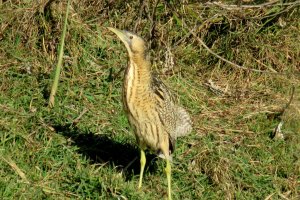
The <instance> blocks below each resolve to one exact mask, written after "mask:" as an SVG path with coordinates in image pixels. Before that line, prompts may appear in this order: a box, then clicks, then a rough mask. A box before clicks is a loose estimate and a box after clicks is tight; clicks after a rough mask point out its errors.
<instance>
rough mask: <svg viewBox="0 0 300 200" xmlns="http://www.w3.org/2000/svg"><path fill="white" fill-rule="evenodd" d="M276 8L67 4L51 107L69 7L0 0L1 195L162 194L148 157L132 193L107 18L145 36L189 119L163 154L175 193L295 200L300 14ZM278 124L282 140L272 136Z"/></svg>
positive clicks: (157, 170)
mask: <svg viewBox="0 0 300 200" xmlns="http://www.w3.org/2000/svg"><path fill="white" fill-rule="evenodd" d="M172 3H173V4H172ZM231 3H232V2H230V1H227V2H224V4H223V5H229V4H231ZM261 3H263V2H261ZM248 4H249V5H253V4H254V3H248ZM287 4H288V5H279V4H277V3H275V4H272V5H270V6H269V7H253V8H251V9H246V11H245V10H242V9H243V8H242V7H241V8H239V9H232V8H231V7H228V8H227V7H226V6H225V7H222V6H218V5H212V4H200V3H197V4H191V3H189V4H187V5H182V4H181V3H176V4H174V1H170V4H163V3H158V5H157V9H156V11H155V13H154V14H152V12H153V10H154V9H153V4H152V3H150V1H146V3H145V4H144V5H143V6H142V5H139V3H137V2H134V1H133V2H131V3H130V4H129V3H128V4H126V3H125V2H117V3H114V4H113V3H109V2H106V1H105V2H102V3H98V1H92V2H91V1H85V0H83V1H76V0H75V1H73V2H72V3H71V8H70V15H69V18H68V20H69V21H68V30H67V34H66V38H65V51H64V63H63V68H62V73H61V77H60V82H59V88H58V90H57V94H56V102H55V107H54V108H53V109H51V110H50V109H48V99H49V94H50V89H51V84H52V80H53V76H54V66H55V64H56V63H57V51H58V45H59V42H60V35H61V31H62V25H63V20H64V16H65V15H64V13H65V9H66V5H67V3H66V2H59V3H58V2H56V1H46V0H45V1H40V2H39V3H38V4H36V3H35V2H34V1H26V2H23V1H14V2H13V3H12V2H10V1H6V2H2V4H0V6H1V7H0V10H1V12H0V13H1V14H0V20H1V27H0V30H1V31H0V111H1V112H0V176H1V178H0V196H1V199H154V198H157V199H163V198H165V197H166V196H167V193H166V191H167V183H166V178H165V175H164V171H163V168H164V165H165V162H164V161H163V160H161V159H158V158H156V157H155V155H151V154H148V155H147V156H148V161H149V162H148V163H147V169H146V174H145V181H144V185H143V188H142V190H137V184H138V174H139V160H138V159H136V160H135V161H134V162H133V163H132V164H131V165H129V164H130V162H131V161H132V160H133V159H135V158H137V157H138V155H139V150H138V147H137V146H136V142H135V138H134V136H133V134H132V133H131V130H130V127H129V125H128V123H127V119H126V117H125V115H124V113H123V110H122V104H121V97H120V96H121V95H120V93H121V85H122V80H123V75H122V74H123V71H122V69H124V67H126V59H127V55H126V50H125V48H124V47H123V46H122V44H121V43H120V42H119V41H118V40H117V39H116V38H115V36H114V35H112V34H111V33H109V32H108V31H107V30H106V28H105V27H107V26H115V25H117V27H118V28H121V29H128V30H134V29H135V28H134V27H137V29H136V30H135V31H136V32H137V33H138V34H140V35H142V36H143V37H145V38H146V39H147V40H148V41H150V40H151V41H152V42H151V46H152V50H151V51H150V54H151V55H152V58H153V64H154V65H153V69H154V70H155V71H156V72H157V73H158V74H159V75H160V77H161V78H162V79H163V80H164V82H166V83H167V85H169V86H170V87H171V88H172V89H173V90H174V92H175V93H176V94H177V95H178V100H179V101H180V102H181V104H183V105H184V107H186V108H187V110H188V111H189V112H190V114H191V116H192V119H193V124H194V125H193V132H192V134H190V135H189V136H188V137H185V138H182V139H180V140H178V141H177V146H176V151H175V153H174V161H173V171H172V173H173V174H172V184H173V185H172V186H173V191H174V192H173V198H174V199H299V197H300V193H299V191H300V177H299V174H300V162H299V160H300V159H299V152H300V147H299V143H300V136H299V133H300V122H299V118H300V111H299V105H300V96H299V92H300V87H299V86H300V76H299V66H300V59H299V57H300V44H299V39H300V38H299V34H298V33H299V31H300V23H299V20H298V18H299V14H300V13H299V3H297V1H290V2H287ZM104 5H105V6H104ZM172 5H176V6H177V7H176V8H177V9H176V13H175V11H174V9H172V8H173V7H172ZM204 5H206V7H204ZM141 6H142V7H143V9H144V10H145V13H148V14H149V15H148V14H147V15H143V13H142V14H141V15H140V14H139V10H141ZM108 8H109V9H108ZM12 10H13V11H12ZM244 11H245V12H244ZM246 12H247V13H246ZM244 13H246V14H244ZM120 16H122V17H120ZM151 16H155V17H154V18H153V17H152V18H151ZM151 20H152V22H155V23H151ZM136 22H139V23H138V25H137V26H135V23H136ZM183 22H184V23H183ZM151 24H152V25H153V24H155V29H154V30H155V31H154V32H153V34H151V27H150V25H151ZM195 24H198V25H199V27H198V26H197V27H198V28H195V29H193V27H194V26H195ZM190 29H193V31H194V32H195V33H196V34H197V37H199V38H200V39H201V40H203V41H204V42H205V43H206V44H207V45H208V47H209V48H210V49H211V50H212V51H213V52H215V53H217V54H218V55H220V56H222V57H223V58H225V59H227V60H230V61H232V62H234V63H236V64H238V65H241V66H243V67H246V68H251V69H256V70H261V71H263V72H252V71H248V70H241V69H238V68H236V67H233V66H231V65H229V64H227V63H225V62H223V61H220V60H219V59H218V58H216V57H215V56H213V55H212V54H210V53H209V52H208V51H207V50H206V49H205V48H203V46H201V45H200V44H199V42H197V39H196V37H195V36H194V35H193V34H190V33H189V30H190ZM167 49H170V51H166V50H167ZM164 63H168V65H165V64H164ZM264 71H267V72H268V73H265V72H264ZM274 71H276V72H277V73H274ZM292 86H294V87H295V93H294V98H293V100H292V102H291V104H290V105H289V107H288V108H287V109H286V110H285V112H284V113H283V114H281V109H282V108H284V107H285V105H286V104H287V102H288V101H289V99H290V97H291V87H292ZM280 121H283V122H284V124H283V127H282V132H283V135H284V139H277V138H274V137H273V129H274V128H275V127H276V126H277V125H278V124H279V122H280Z"/></svg>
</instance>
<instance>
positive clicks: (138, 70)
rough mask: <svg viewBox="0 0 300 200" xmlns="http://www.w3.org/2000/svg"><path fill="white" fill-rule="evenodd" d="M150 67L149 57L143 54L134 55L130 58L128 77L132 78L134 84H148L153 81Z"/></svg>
mask: <svg viewBox="0 0 300 200" xmlns="http://www.w3.org/2000/svg"><path fill="white" fill-rule="evenodd" d="M150 68H151V63H150V60H149V59H146V58H145V57H144V56H141V55H134V56H132V57H131V58H130V60H129V65H128V69H127V73H126V77H127V78H130V79H132V80H133V82H134V84H137V85H140V86H143V85H144V86H148V85H149V84H150V83H151V69H150ZM129 76H130V77H129Z"/></svg>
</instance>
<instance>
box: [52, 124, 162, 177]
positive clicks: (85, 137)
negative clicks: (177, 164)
mask: <svg viewBox="0 0 300 200" xmlns="http://www.w3.org/2000/svg"><path fill="white" fill-rule="evenodd" d="M53 127H54V128H55V130H56V132H57V133H59V134H61V135H63V136H64V137H66V138H67V139H71V141H72V143H71V145H75V146H77V147H78V152H79V153H81V154H82V155H84V156H86V157H87V158H88V159H89V160H90V161H91V163H93V164H103V163H108V164H109V165H110V166H112V167H116V168H117V169H118V170H121V171H123V172H124V174H125V177H126V180H130V179H131V178H132V176H134V175H137V174H139V173H140V150H139V149H138V147H137V146H132V145H131V144H124V143H120V142H117V141H114V140H113V138H110V137H108V136H107V135H95V134H93V133H91V132H88V131H83V130H80V129H78V128H77V127H74V126H72V125H63V126H62V125H57V126H53ZM156 160H157V159H156V156H155V155H153V154H147V161H148V162H147V163H146V167H145V169H146V170H147V171H149V172H150V173H153V172H155V171H156V168H157V164H156V162H155V161H156Z"/></svg>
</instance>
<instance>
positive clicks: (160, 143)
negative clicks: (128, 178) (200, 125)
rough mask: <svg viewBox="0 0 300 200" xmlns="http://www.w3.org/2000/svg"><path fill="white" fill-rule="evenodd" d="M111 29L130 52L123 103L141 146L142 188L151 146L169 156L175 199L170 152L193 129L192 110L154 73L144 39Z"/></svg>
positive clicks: (168, 161)
mask: <svg viewBox="0 0 300 200" xmlns="http://www.w3.org/2000/svg"><path fill="white" fill-rule="evenodd" d="M109 30H111V31H112V32H114V33H115V34H116V35H117V36H118V37H119V38H120V39H121V41H122V42H123V43H124V44H125V46H126V49H127V52H128V56H129V63H128V66H127V69H126V72H125V77H124V84H123V105H124V109H125V112H126V114H127V117H128V120H129V123H130V125H131V126H132V127H133V131H134V134H135V136H136V139H137V142H138V145H139V147H140V148H141V172H140V181H139V188H140V187H141V185H142V178H143V171H144V167H145V163H146V158H145V153H144V150H145V149H150V150H151V151H153V152H156V153H158V154H160V156H161V157H163V158H166V162H167V166H166V173H167V178H168V196H169V199H171V166H170V159H171V156H170V154H171V153H172V151H173V150H174V148H175V141H176V139H177V137H179V136H184V135H187V134H188V133H189V132H190V131H191V129H192V126H191V120H190V117H189V114H188V113H187V112H186V111H185V110H184V109H183V108H182V107H180V106H178V105H177V104H176V102H175V100H174V98H173V96H172V94H171V93H170V91H169V90H168V88H167V87H166V85H165V84H163V82H162V81H161V80H159V79H158V77H156V76H154V75H153V74H152V73H151V62H150V60H149V58H148V55H147V52H146V45H145V42H144V40H143V39H142V38H141V37H139V36H137V35H136V34H134V33H131V32H128V31H121V30H118V29H115V28H109Z"/></svg>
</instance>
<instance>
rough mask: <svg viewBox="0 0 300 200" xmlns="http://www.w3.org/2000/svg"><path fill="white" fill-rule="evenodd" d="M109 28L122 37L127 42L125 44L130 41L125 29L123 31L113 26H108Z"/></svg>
mask: <svg viewBox="0 0 300 200" xmlns="http://www.w3.org/2000/svg"><path fill="white" fill-rule="evenodd" d="M107 28H108V30H110V31H112V32H114V33H115V34H116V35H117V36H118V37H119V38H120V40H122V42H123V43H125V44H129V43H130V39H129V38H128V37H127V35H126V33H125V32H124V31H121V30H119V29H116V28H112V27H107Z"/></svg>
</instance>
